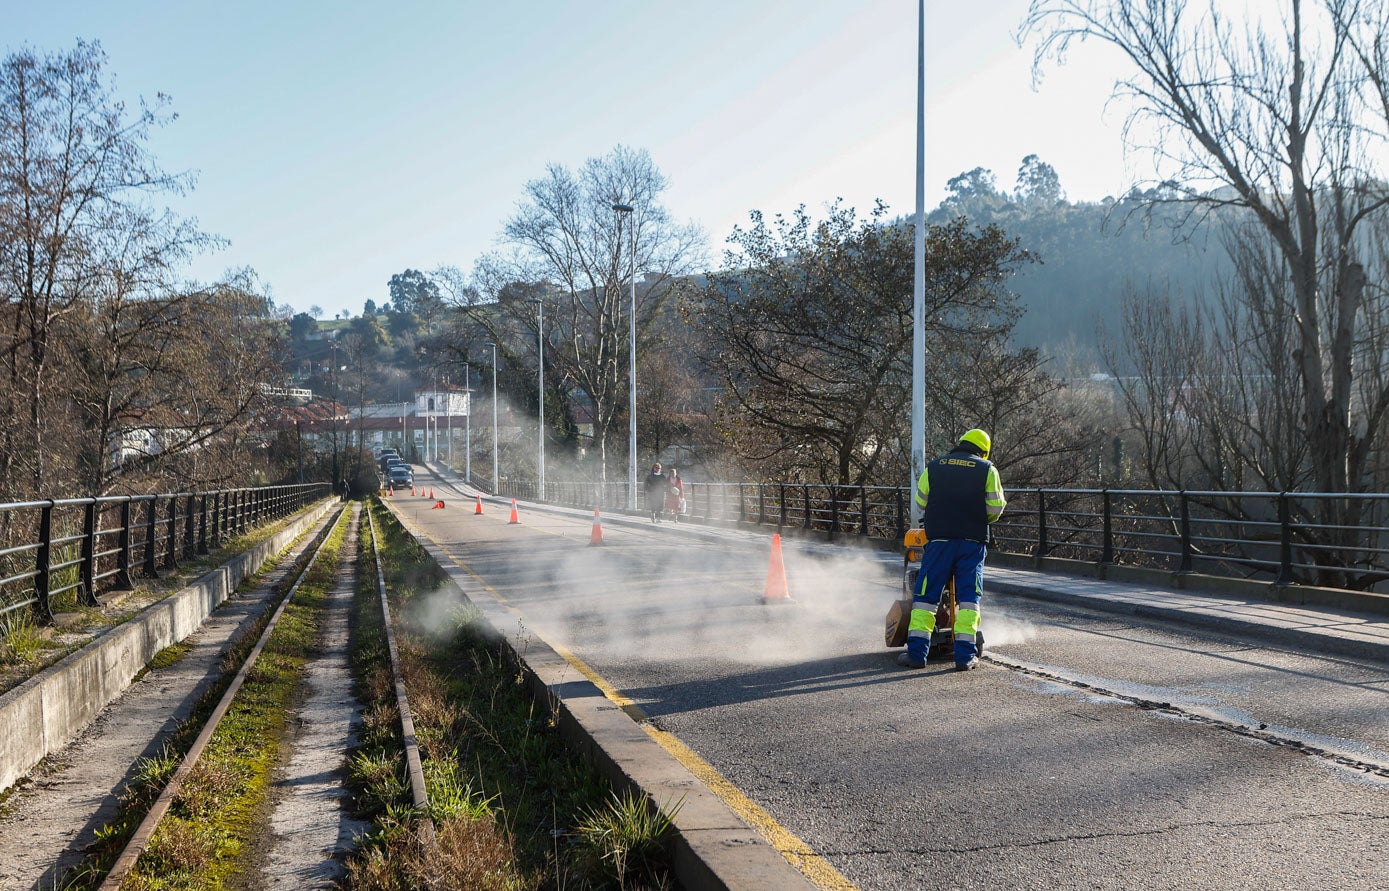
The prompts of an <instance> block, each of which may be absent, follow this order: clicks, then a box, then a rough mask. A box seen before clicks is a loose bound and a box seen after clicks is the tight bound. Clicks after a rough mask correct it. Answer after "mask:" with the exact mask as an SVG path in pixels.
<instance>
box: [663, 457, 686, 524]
mask: <svg viewBox="0 0 1389 891" xmlns="http://www.w3.org/2000/svg"><path fill="white" fill-rule="evenodd" d="M666 487H667V488H666V510H668V511H670V515H671V516H672V517H674V518H675V522H677V523H678V522H680V513H681V512H682V511H683V510H684V508H685V484H684V482H682V481H681V479H680V471H678V470H676V469H675V468H674V467H672V468H671V469H670V472H669V473H668V474H666Z"/></svg>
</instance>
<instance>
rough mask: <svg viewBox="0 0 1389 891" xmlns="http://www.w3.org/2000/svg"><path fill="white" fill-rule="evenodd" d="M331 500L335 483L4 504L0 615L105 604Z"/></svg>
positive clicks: (47, 616)
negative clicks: (111, 595)
mask: <svg viewBox="0 0 1389 891" xmlns="http://www.w3.org/2000/svg"><path fill="white" fill-rule="evenodd" d="M329 494H331V492H330V490H329V486H328V484H327V483H308V484H300V485H290V486H264V487H261V488H249V489H220V490H217V491H214V492H175V493H166V494H158V495H112V496H104V497H101V498H62V499H53V500H45V501H24V502H16V503H11V504H0V544H3V547H0V619H3V618H4V617H6V616H8V615H10V614H12V613H16V612H18V611H20V610H23V609H25V608H31V609H32V613H33V619H34V621H36V622H38V623H39V624H49V623H51V622H52V621H53V613H54V605H55V602H64V601H65V599H71V600H72V602H73V605H74V606H98V605H99V601H98V600H97V596H98V595H99V594H100V593H102V592H103V591H110V590H128V589H130V588H133V587H134V579H135V578H136V577H144V578H158V577H159V573H160V572H161V571H167V570H170V569H175V568H177V566H178V563H179V561H180V560H187V559H192V558H194V557H196V556H197V555H199V554H206V553H208V552H209V550H210V549H212V548H215V547H217V546H219V545H220V544H221V543H222V542H223V541H224V540H225V539H227V538H230V537H232V536H235V535H239V534H241V533H243V532H245V531H247V530H248V529H251V528H253V527H255V526H257V525H260V524H261V523H267V522H271V521H274V520H278V519H280V518H281V517H285V516H288V515H289V514H291V513H294V512H295V511H297V510H299V509H300V508H302V507H304V506H306V505H307V504H309V503H310V502H312V501H315V500H317V499H320V498H324V497H326V496H328V495H329Z"/></svg>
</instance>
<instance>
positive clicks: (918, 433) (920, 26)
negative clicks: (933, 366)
mask: <svg viewBox="0 0 1389 891" xmlns="http://www.w3.org/2000/svg"><path fill="white" fill-rule="evenodd" d="M917 12H918V16H917V36H916V41H917V42H916V236H915V239H914V240H915V244H914V245H913V261H912V271H913V276H912V458H911V479H909V480H908V481H907V491H908V492H909V493H913V494H911V495H909V496H908V497H909V498H912V499H913V500H911V501H909V502H908V504H915V500H914V493H915V491H916V481H917V479H918V478H919V477H920V476H921V472H922V471H923V470H924V469H925V468H926V327H925V324H926V320H925V318H924V317H925V315H926V0H919V2H918V10H917Z"/></svg>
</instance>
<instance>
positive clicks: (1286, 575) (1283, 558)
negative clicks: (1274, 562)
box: [1274, 492, 1293, 585]
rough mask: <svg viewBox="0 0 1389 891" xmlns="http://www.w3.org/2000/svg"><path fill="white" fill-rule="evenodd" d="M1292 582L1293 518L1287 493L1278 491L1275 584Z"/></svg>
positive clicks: (1289, 583)
mask: <svg viewBox="0 0 1389 891" xmlns="http://www.w3.org/2000/svg"><path fill="white" fill-rule="evenodd" d="M1292 583H1293V518H1292V507H1291V505H1290V503H1289V499H1288V493H1287V492H1279V493H1278V578H1277V579H1276V580H1275V581H1274V584H1275V585H1291V584H1292Z"/></svg>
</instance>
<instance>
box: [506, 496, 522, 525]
mask: <svg viewBox="0 0 1389 891" xmlns="http://www.w3.org/2000/svg"><path fill="white" fill-rule="evenodd" d="M507 522H508V523H519V522H521V517H520V515H518V514H517V513H516V499H515V498H513V499H511V519H510V520H507Z"/></svg>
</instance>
